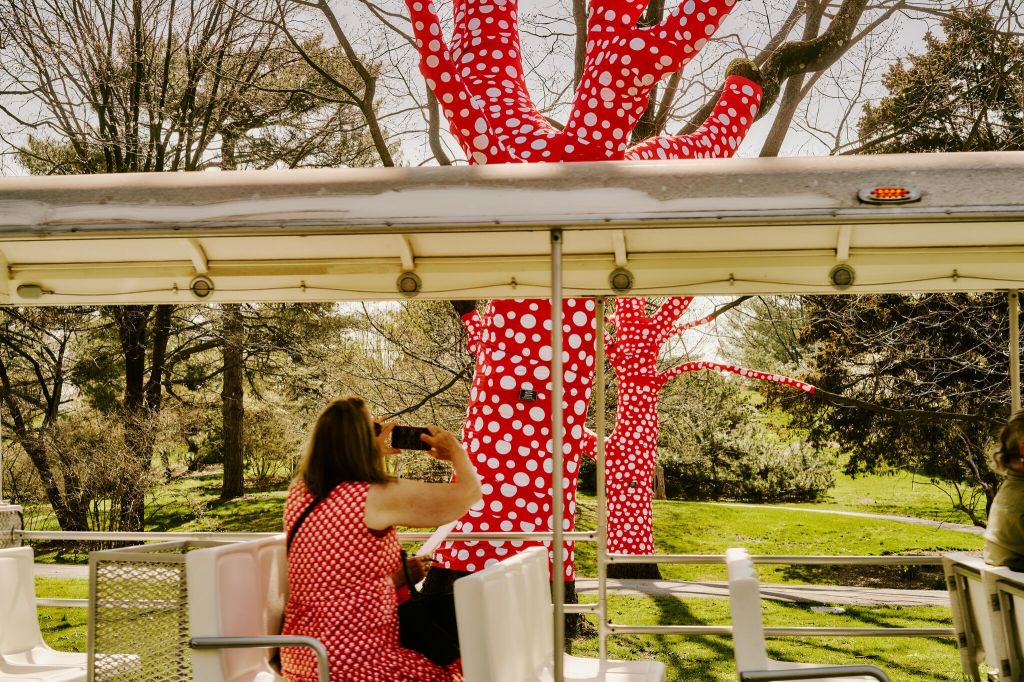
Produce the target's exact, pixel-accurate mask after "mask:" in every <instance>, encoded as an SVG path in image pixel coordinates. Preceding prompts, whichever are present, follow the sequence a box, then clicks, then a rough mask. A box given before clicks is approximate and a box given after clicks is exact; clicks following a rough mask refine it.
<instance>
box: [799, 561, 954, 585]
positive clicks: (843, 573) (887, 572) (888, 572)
mask: <svg viewBox="0 0 1024 682" xmlns="http://www.w3.org/2000/svg"><path fill="white" fill-rule="evenodd" d="M779 575H781V576H782V578H783V579H784V580H785V581H787V582H799V583H807V584H811V585H843V586H846V587H873V588H877V589H898V590H944V589H946V583H945V580H944V578H943V574H942V567H941V566H848V565H839V566H799V565H798V566H787V567H786V568H784V569H782V570H781V571H779Z"/></svg>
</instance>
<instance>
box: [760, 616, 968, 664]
mask: <svg viewBox="0 0 1024 682" xmlns="http://www.w3.org/2000/svg"><path fill="white" fill-rule="evenodd" d="M809 608H810V607H809V606H807V605H799V604H781V603H777V604H775V613H773V614H772V618H771V623H770V625H774V624H776V623H793V622H797V623H803V622H806V620H807V615H806V614H807V611H808V610H809ZM843 608H844V609H845V612H844V614H843V616H844V617H845V618H846V619H847V620H853V621H856V622H855V623H852V624H851V623H848V622H845V623H843V624H842V625H841V627H872V628H898V627H950V626H951V620H950V618H949V617H947V616H946V615H942V616H938V615H936V617H934V618H929V617H921V616H919V615H918V616H912V618H913V619H914V620H915V621H924V622H923V623H922V622H915V623H912V624H908V623H907V620H908V617H909V616H908V615H907V614H901V613H900V612H899V610H898V607H884V609H879V608H871V607H858V606H844V607H843ZM893 608H896V609H897V610H895V611H893ZM779 610H781V611H783V612H785V613H783V614H780V613H779ZM887 611H888V612H887ZM935 612H936V614H937V613H938V612H939V609H935ZM943 614H945V612H943ZM770 625H769V626H770ZM926 643H927V644H926ZM885 644H888V645H889V646H885ZM908 648H916V650H917V651H916V652H913V653H910V652H908V651H907V649H908ZM767 649H768V656H769V657H770V658H775V659H779V660H792V659H793V652H794V651H798V652H800V653H801V654H803V653H806V654H807V655H806V656H801V657H800V658H801V659H802V660H806V661H809V662H818V661H821V662H823V663H824V662H825V661H831V662H830V663H828V664H829V665H833V664H835V665H851V664H860V663H867V664H870V665H876V666H878V667H879V668H881V669H882V670H884V671H885V672H886V673H888V674H889V676H890V677H891V678H893V679H899V678H900V677H903V678H916V679H921V678H927V679H933V680H962V679H964V677H963V673H962V672H961V671H960V669H959V663H960V659H959V656H958V654H957V650H956V645H955V642H954V640H953V638H952V636H950V637H900V638H895V637H890V638H878V637H773V638H769V639H768V640H767ZM943 650H944V651H943ZM943 653H945V654H946V655H947V656H946V657H947V658H948V663H949V670H948V671H936V670H935V669H934V668H933V667H930V666H933V665H935V664H936V663H939V664H940V665H941V662H939V661H937V657H938V656H941V655H942V654H943ZM915 659H916V660H917V662H918V664H916V665H915ZM833 662H834V663H833ZM921 662H924V663H925V664H927V665H929V667H927V668H926V667H922V665H921V664H920V663H921ZM894 673H895V674H894Z"/></svg>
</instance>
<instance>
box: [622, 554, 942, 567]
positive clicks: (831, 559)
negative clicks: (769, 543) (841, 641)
mask: <svg viewBox="0 0 1024 682" xmlns="http://www.w3.org/2000/svg"><path fill="white" fill-rule="evenodd" d="M750 558H751V559H752V560H753V562H754V563H755V564H787V565H790V566H815V565H826V566H827V565H864V566H941V565H942V557H941V556H922V555H920V554H892V555H886V556H853V555H827V554H822V555H802V554H755V555H752V556H751V557H750ZM608 562H609V563H613V564H724V563H725V555H724V554H643V555H632V554H609V555H608Z"/></svg>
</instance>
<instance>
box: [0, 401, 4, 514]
mask: <svg viewBox="0 0 1024 682" xmlns="http://www.w3.org/2000/svg"><path fill="white" fill-rule="evenodd" d="M3 503H4V422H3V419H0V504H3Z"/></svg>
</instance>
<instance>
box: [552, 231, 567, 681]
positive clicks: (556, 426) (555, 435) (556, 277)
mask: <svg viewBox="0 0 1024 682" xmlns="http://www.w3.org/2000/svg"><path fill="white" fill-rule="evenodd" d="M551 379H552V381H551V525H552V531H553V533H554V536H553V537H552V538H551V555H552V557H553V559H552V564H551V586H552V588H553V589H552V599H553V601H554V603H555V609H554V618H555V623H554V627H553V628H552V630H554V637H555V646H554V654H555V655H554V658H555V660H554V670H553V672H554V680H553V682H562V680H563V675H564V673H563V667H564V663H565V558H564V557H563V556H562V552H563V551H565V543H564V542H563V541H562V500H563V495H564V494H565V493H564V491H563V489H562V478H563V477H564V476H565V471H564V470H563V469H564V465H563V461H562V460H563V457H562V392H563V388H564V387H563V385H562V382H563V376H562V231H561V230H551Z"/></svg>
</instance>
